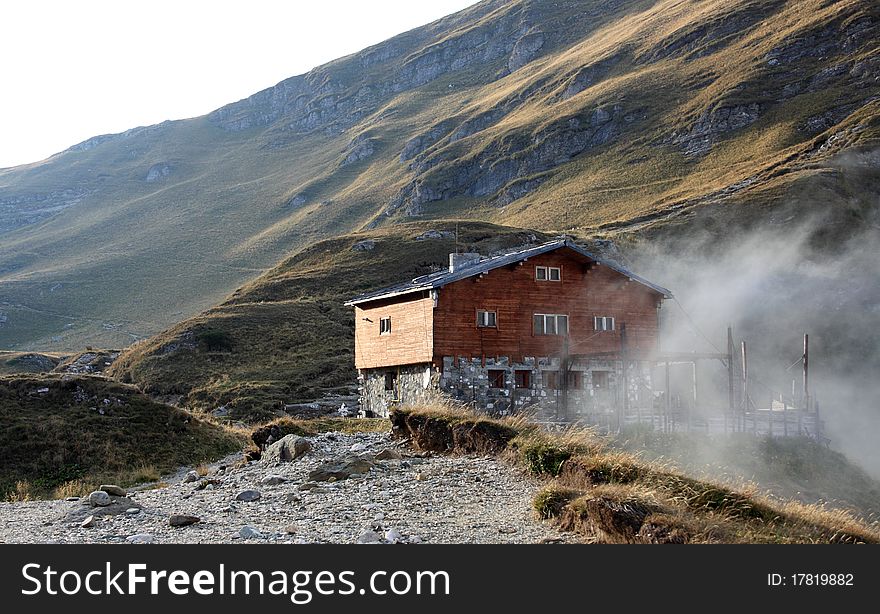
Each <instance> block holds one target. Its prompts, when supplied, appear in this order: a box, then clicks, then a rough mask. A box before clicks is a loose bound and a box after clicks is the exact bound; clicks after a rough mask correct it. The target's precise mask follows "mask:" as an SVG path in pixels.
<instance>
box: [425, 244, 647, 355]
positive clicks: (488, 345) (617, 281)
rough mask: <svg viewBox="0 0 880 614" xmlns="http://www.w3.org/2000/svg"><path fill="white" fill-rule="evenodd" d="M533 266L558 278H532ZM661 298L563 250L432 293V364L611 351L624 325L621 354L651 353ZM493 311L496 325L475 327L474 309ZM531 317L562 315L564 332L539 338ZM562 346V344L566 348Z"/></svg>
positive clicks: (618, 345)
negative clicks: (600, 320) (598, 321)
mask: <svg viewBox="0 0 880 614" xmlns="http://www.w3.org/2000/svg"><path fill="white" fill-rule="evenodd" d="M536 267H548V268H549V267H553V268H558V269H559V270H560V280H559V281H550V280H542V281H539V280H538V279H536ZM661 299H662V295H660V294H658V293H657V292H655V291H654V290H652V289H650V288H648V287H646V286H643V285H642V284H639V283H634V282H631V281H629V279H628V278H627V277H626V276H624V275H622V274H621V273H619V272H617V271H614V270H612V269H610V268H609V267H607V266H604V265H601V264H596V263H594V262H588V261H587V260H586V259H585V258H584V257H583V256H581V255H580V254H577V253H575V252H572V251H570V250H566V249H560V250H558V251H555V252H550V253H546V254H540V255H538V256H535V257H533V258H529V259H528V260H527V261H520V262H518V263H515V264H512V265H509V266H505V267H501V268H498V269H493V270H490V271H488V272H487V273H485V274H483V275H477V276H474V277H470V278H467V279H463V280H461V281H457V282H454V283H451V284H449V285H447V286H444V287H443V288H441V289H439V291H438V300H437V307H436V309H435V310H434V352H433V362H434V364H435V365H438V366H439V365H440V364H442V360H443V357H444V356H454V357H461V356H465V357H468V358H471V357H481V358H482V357H486V356H491V357H499V356H507V357H509V358H510V360H511V361H512V362H521V361H522V359H523V357H526V356H560V355H562V354H568V355H591V354H598V353H614V354H617V353H619V352H620V349H621V328H622V325H623V324H625V325H626V335H627V351H628V355H630V356H631V357H632V358H634V359H635V358H647V357H648V356H649V355H650V354H651V353H653V352H654V351H656V349H657V343H658V333H659V313H658V309H659V307H660V301H661ZM480 310H486V311H494V312H495V313H496V326H495V327H478V326H477V312H478V311H480ZM535 314H548V315H564V316H567V322H568V335H541V334H536V331H535V330H534V316H535ZM596 317H613V318H614V330H610V331H597V330H595V326H594V324H595V318H596ZM566 345H567V347H566Z"/></svg>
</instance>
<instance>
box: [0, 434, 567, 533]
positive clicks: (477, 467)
mask: <svg viewBox="0 0 880 614" xmlns="http://www.w3.org/2000/svg"><path fill="white" fill-rule="evenodd" d="M311 443H312V446H313V449H312V451H311V452H309V453H308V454H306V455H305V456H303V457H301V458H299V459H297V460H294V461H292V462H288V463H280V464H276V465H266V464H264V463H260V462H252V463H249V464H247V465H246V466H236V467H232V466H230V467H227V468H220V467H222V465H220V466H214V467H213V468H212V471H211V472H210V473H209V475H207V476H206V477H204V478H201V479H200V480H199V481H198V482H191V483H186V482H184V481H183V477H184V476H183V473H178V474H175V476H173V477H172V478H170V480H171V483H170V484H169V486H168V487H166V488H161V489H155V490H142V491H138V492H130V493H129V495H128V499H129V500H130V501H128V500H126V499H125V498H123V499H121V500H117V503H115V504H114V505H113V506H112V507H111V508H98V507H92V506H91V505H89V504H88V503H87V502H84V501H34V502H26V503H0V542H7V543H13V542H19V543H20V542H28V543H83V542H89V543H117V542H119V543H125V542H126V541H146V542H156V543H217V542H251V543H265V542H267V541H268V542H277V543H357V542H358V541H359V540H360V541H361V542H369V541H377V540H378V541H382V542H397V543H535V542H557V541H567V540H571V539H572V538H571V537H570V536H566V535H565V534H563V533H561V532H559V531H557V530H556V529H555V528H553V527H552V526H551V525H550V524H548V523H542V522H540V521H538V520H536V519H535V517H534V513H533V512H532V508H531V500H532V497H533V496H534V494H535V492H536V491H537V489H538V488H539V486H540V485H539V483H538V482H537V481H536V480H534V479H532V478H530V477H529V476H527V475H525V474H523V473H522V472H521V471H519V470H518V469H516V468H513V467H511V466H509V465H507V464H504V463H502V462H500V461H498V460H497V459H494V458H491V457H474V456H467V457H461V456H427V457H424V458H422V457H418V456H416V455H414V454H413V453H412V452H411V451H410V450H409V449H408V448H406V447H400V446H398V445H395V444H394V443H393V442H391V440H390V439H389V438H388V436H387V435H385V434H378V433H362V434H355V435H345V434H341V433H325V434H322V435H319V436H317V437H314V438H312V439H311ZM388 448H391V449H394V450H397V451H399V452H401V453H402V455H403V458H402V459H392V460H384V461H376V463H375V466H374V467H373V468H372V469H371V470H369V471H368V472H367V473H365V474H364V475H363V476H362V477H353V478H350V479H346V480H340V481H336V482H320V483H319V484H318V485H317V487H313V488H311V489H309V490H301V489H300V487H301V486H303V485H304V484H306V482H308V477H307V474H308V472H309V471H310V470H312V469H314V468H315V467H317V466H318V465H320V464H321V463H323V462H326V461H332V460H338V459H339V458H341V457H343V456H345V455H351V454H360V455H366V454H377V453H379V452H380V451H382V450H385V449H388ZM269 475H278V476H282V477H283V478H285V479H287V480H288V481H286V482H284V483H281V484H277V485H265V484H263V483H261V481H262V480H263V479H264V478H265V477H267V476H269ZM207 480H212V481H216V482H217V483H216V484H212V485H211V486H210V487H208V488H207V489H201V490H199V486H205V484H206V481H207ZM312 485H313V484H310V486H312ZM244 490H257V491H259V493H260V498H259V499H258V500H256V501H250V502H245V501H238V500H236V496H237V495H238V494H239V493H241V492H242V491H244ZM137 508H140V509H137ZM108 510H116V511H117V512H118V513H116V514H113V515H106V516H99V515H98V514H99V513H100V512H102V511H104V512H106V511H108ZM126 510H128V511H126ZM135 510H137V511H135ZM175 514H182V515H192V516H197V517H199V519H200V522H198V523H197V524H193V525H190V526H185V527H179V528H175V527H171V526H170V524H169V517H170V516H171V515H175ZM89 515H94V517H95V520H94V521H93V524H92V526H90V527H88V528H86V527H82V526H81V524H82V523H83V520H84V519H85V518H86V517H88V516H89ZM247 527H250V528H251V529H255V530H256V532H257V533H254V532H253V531H250V530H249V529H248V528H247ZM243 529H244V530H243ZM248 533H252V535H251V536H248ZM134 536H140V537H134Z"/></svg>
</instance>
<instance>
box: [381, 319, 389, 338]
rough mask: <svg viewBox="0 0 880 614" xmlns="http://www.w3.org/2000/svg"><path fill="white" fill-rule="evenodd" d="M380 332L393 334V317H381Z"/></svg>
mask: <svg viewBox="0 0 880 614" xmlns="http://www.w3.org/2000/svg"><path fill="white" fill-rule="evenodd" d="M379 334H380V335H390V334H391V318H379Z"/></svg>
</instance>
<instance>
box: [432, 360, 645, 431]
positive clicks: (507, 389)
mask: <svg viewBox="0 0 880 614" xmlns="http://www.w3.org/2000/svg"><path fill="white" fill-rule="evenodd" d="M517 371H522V372H525V373H526V374H527V375H526V376H525V377H526V378H527V380H528V382H527V386H523V387H520V386H517V385H516V380H517V376H516V373H517ZM567 371H568V372H571V374H570V375H569V376H568V377H570V378H571V379H572V380H573V381H572V382H571V384H570V385H569V386H568V387H567V388H566V389H565V390H562V389H561V388H560V387H554V386H553V383H552V381H549V380H551V378H554V377H555V378H556V380H557V382H561V377H562V373H563V371H562V370H561V369H560V359H559V358H555V357H525V358H524V359H523V361H522V362H514V363H511V362H510V361H509V359H508V358H507V357H498V358H494V357H493V358H490V357H487V358H486V359H485V364H484V362H483V360H482V359H480V358H467V357H464V356H461V357H459V358H458V360H455V359H453V358H452V357H451V356H446V357H444V359H443V372H442V374H441V376H440V380H439V385H440V389H441V390H442V391H444V392H446V393H447V394H450V395H451V396H453V397H455V398H456V399H459V400H461V401H464V402H466V403H471V404H472V405H473V406H474V408H476V409H478V410H484V411H486V412H488V413H490V414H493V415H509V414H516V413H520V412H522V411H525V410H528V411H530V412H534V413H539V414H541V415H543V416H544V417H547V418H548V419H569V420H577V419H580V418H586V417H587V416H589V415H591V414H604V413H614V412H615V411H617V410H618V409H620V408H621V407H622V406H623V405H624V402H623V400H624V394H626V397H627V403H626V404H627V405H628V407H630V408H636V407H645V408H650V407H651V406H652V405H653V393H652V389H651V368H650V364H649V363H648V362H645V361H630V362H629V363H628V365H627V379H626V383H627V389H626V390H624V374H623V362H622V361H620V360H597V359H590V360H583V359H580V360H575V361H573V362H572V364H571V365H570V366H569V367H568V369H567ZM499 372H500V373H499ZM493 384H495V385H493ZM498 384H501V385H500V386H499V385H498ZM566 407H567V411H566Z"/></svg>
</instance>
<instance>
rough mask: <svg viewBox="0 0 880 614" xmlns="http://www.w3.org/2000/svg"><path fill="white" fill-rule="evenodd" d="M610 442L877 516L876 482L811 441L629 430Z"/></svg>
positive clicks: (686, 467)
mask: <svg viewBox="0 0 880 614" xmlns="http://www.w3.org/2000/svg"><path fill="white" fill-rule="evenodd" d="M610 445H611V446H612V447H614V448H616V449H620V450H623V451H625V452H627V453H630V454H637V455H639V456H640V457H641V458H643V459H645V460H647V461H658V462H666V463H670V462H671V463H673V464H675V465H676V466H678V467H680V468H681V470H683V471H686V472H687V473H688V474H690V475H700V476H704V477H708V478H709V479H716V480H723V481H724V482H727V483H757V484H760V485H761V488H762V489H764V490H766V491H768V492H769V493H772V494H773V495H775V496H777V497H782V498H785V499H791V500H795V501H800V502H802V503H806V504H814V503H828V504H829V505H831V506H833V507H837V508H842V509H849V510H852V511H854V512H856V513H858V514H860V515H863V516H864V517H866V518H870V519H873V520H880V482H878V481H877V480H876V479H873V478H871V477H870V476H868V475H867V474H866V473H865V472H864V471H863V470H862V469H860V468H859V467H857V466H856V465H854V464H853V463H852V462H850V460H849V459H847V457H846V456H844V455H843V454H841V453H840V452H837V451H834V450H831V449H828V448H826V447H825V446H823V445H821V444H818V443H816V442H815V441H814V440H812V439H806V438H803V439H802V438H795V437H792V438H775V439H774V438H768V437H754V436H752V435H745V434H739V435H737V434H735V435H731V436H727V437H710V436H706V435H702V434H686V433H671V434H664V433H651V432H629V433H623V434H621V435H619V436H617V437H615V438H614V440H613V441H611V442H610Z"/></svg>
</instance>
